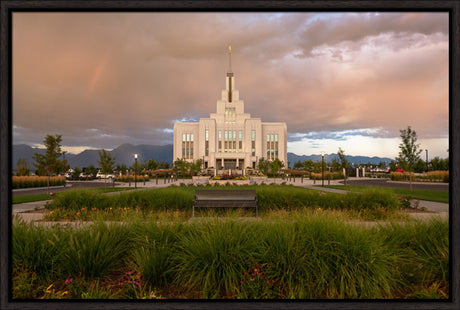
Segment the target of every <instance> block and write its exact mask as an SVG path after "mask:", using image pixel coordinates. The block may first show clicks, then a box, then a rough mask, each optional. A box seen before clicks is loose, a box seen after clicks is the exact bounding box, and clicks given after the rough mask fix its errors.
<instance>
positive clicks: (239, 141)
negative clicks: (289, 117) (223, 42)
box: [173, 46, 287, 171]
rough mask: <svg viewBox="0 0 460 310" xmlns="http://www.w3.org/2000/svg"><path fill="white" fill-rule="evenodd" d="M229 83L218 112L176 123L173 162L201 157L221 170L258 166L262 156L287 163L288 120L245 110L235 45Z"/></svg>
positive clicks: (229, 71)
mask: <svg viewBox="0 0 460 310" xmlns="http://www.w3.org/2000/svg"><path fill="white" fill-rule="evenodd" d="M225 82H226V87H225V90H222V95H221V98H220V100H218V101H217V111H216V113H211V114H210V116H209V118H200V120H199V122H180V123H179V122H178V123H175V124H174V146H173V154H174V155H173V156H174V158H173V161H175V160H177V159H185V160H187V161H190V162H192V161H196V160H199V159H201V160H202V161H203V163H204V168H214V169H216V170H217V171H220V170H224V171H228V170H243V169H246V168H256V167H257V165H258V161H259V160H260V159H261V158H264V159H266V160H273V159H275V158H279V159H280V160H281V161H282V162H283V163H284V165H285V166H287V126H286V123H284V122H280V123H266V122H262V120H261V119H260V118H251V115H250V114H249V113H245V112H244V102H243V100H241V99H240V93H239V91H238V90H236V89H235V77H234V75H233V72H232V70H231V46H229V70H228V73H227V76H226V79H225Z"/></svg>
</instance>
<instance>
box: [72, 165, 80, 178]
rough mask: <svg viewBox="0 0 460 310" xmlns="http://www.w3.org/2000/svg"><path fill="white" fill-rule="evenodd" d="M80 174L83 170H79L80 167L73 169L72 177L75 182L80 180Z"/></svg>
mask: <svg viewBox="0 0 460 310" xmlns="http://www.w3.org/2000/svg"><path fill="white" fill-rule="evenodd" d="M80 173H81V169H80V168H78V167H75V168H74V169H73V175H72V176H73V179H74V180H75V179H77V180H78V178H79V177H80Z"/></svg>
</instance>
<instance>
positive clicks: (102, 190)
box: [12, 187, 133, 204]
mask: <svg viewBox="0 0 460 310" xmlns="http://www.w3.org/2000/svg"><path fill="white" fill-rule="evenodd" d="M130 189H133V188H131V187H110V188H109V187H107V188H94V189H92V190H93V191H95V192H98V193H111V192H120V191H126V190H130ZM53 195H60V194H59V193H55V194H53ZM52 198H53V197H52V196H50V195H48V194H37V195H23V196H16V197H13V198H12V203H13V204H18V203H26V202H35V201H44V200H51V199H52Z"/></svg>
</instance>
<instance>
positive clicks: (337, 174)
mask: <svg viewBox="0 0 460 310" xmlns="http://www.w3.org/2000/svg"><path fill="white" fill-rule="evenodd" d="M313 178H316V179H317V180H321V178H322V174H321V173H314V172H312V173H311V174H310V179H313ZM329 178H331V180H339V179H343V178H344V176H343V173H342V172H329V171H325V172H324V179H325V180H327V179H329Z"/></svg>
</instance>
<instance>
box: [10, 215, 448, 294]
mask: <svg viewBox="0 0 460 310" xmlns="http://www.w3.org/2000/svg"><path fill="white" fill-rule="evenodd" d="M273 212H274V213H276V214H275V215H274V216H272V217H267V218H266V219H265V220H253V221H249V220H244V221H242V220H241V219H237V218H210V219H195V220H194V221H178V222H171V223H157V222H145V221H140V220H136V221H127V222H125V223H123V224H111V225H109V224H105V223H103V222H99V223H96V224H93V225H89V224H88V225H79V226H67V227H60V226H50V227H46V228H45V227H42V226H36V225H33V224H25V223H24V222H19V221H14V223H13V227H12V233H13V238H12V252H11V254H12V270H13V274H12V276H13V299H24V298H25V299H28V298H58V299H61V298H62V299H66V298H73V299H82V298H138V299H144V298H206V299H209V298H215V299H220V298H237V299H238V298H244V299H268V298H270V299H272V298H275V299H297V298H302V299H312V300H313V299H375V298H377V299H380V298H387V299H392V298H396V299H399V298H435V299H440V298H447V297H448V292H449V291H448V287H449V282H448V278H449V276H448V275H449V264H448V262H449V238H448V235H449V233H448V232H449V223H448V220H445V219H433V220H431V221H424V222H418V221H416V222H407V223H405V224H381V225H375V226H373V227H372V228H368V227H365V226H362V225H356V224H351V223H348V222H347V221H346V220H345V218H344V217H343V215H340V213H339V212H337V211H336V213H335V214H333V215H331V213H329V212H324V211H321V210H304V211H300V210H298V211H292V212H288V213H284V214H283V212H286V211H283V212H281V211H273Z"/></svg>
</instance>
